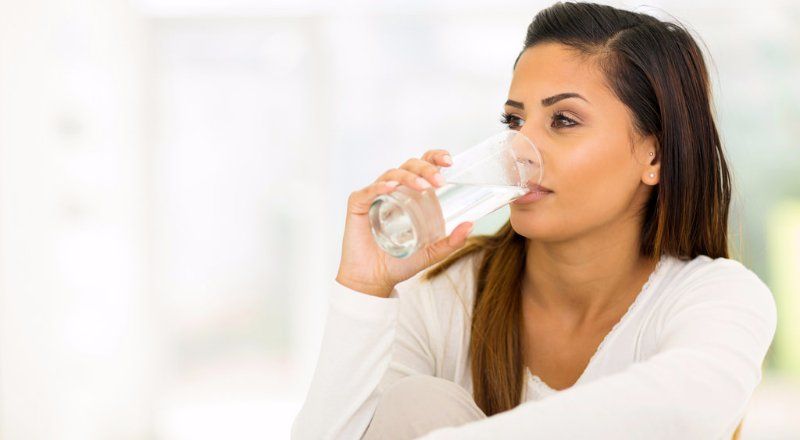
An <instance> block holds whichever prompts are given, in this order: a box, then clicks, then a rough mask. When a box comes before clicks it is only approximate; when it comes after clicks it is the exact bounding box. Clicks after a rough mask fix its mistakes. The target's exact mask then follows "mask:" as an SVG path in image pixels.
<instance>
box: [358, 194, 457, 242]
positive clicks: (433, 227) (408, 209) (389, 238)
mask: <svg viewBox="0 0 800 440" xmlns="http://www.w3.org/2000/svg"><path fill="white" fill-rule="evenodd" d="M369 222H370V226H371V231H372V235H373V236H374V237H375V241H376V242H377V243H378V246H380V247H381V249H383V250H384V251H385V252H386V253H388V254H389V255H391V256H393V257H395V258H407V257H409V256H410V255H412V254H414V253H415V252H416V251H418V250H419V249H421V248H423V247H424V246H426V245H427V244H429V243H433V242H434V241H436V240H437V239H439V238H441V237H443V236H444V220H443V219H442V211H441V208H440V207H439V202H438V200H437V198H436V195H435V193H434V190H433V189H427V190H425V191H423V192H419V191H417V190H414V189H411V188H408V187H405V186H399V187H397V189H396V190H395V191H393V192H391V193H389V194H384V195H381V196H378V197H377V198H376V199H375V201H373V202H372V205H371V206H370V209H369Z"/></svg>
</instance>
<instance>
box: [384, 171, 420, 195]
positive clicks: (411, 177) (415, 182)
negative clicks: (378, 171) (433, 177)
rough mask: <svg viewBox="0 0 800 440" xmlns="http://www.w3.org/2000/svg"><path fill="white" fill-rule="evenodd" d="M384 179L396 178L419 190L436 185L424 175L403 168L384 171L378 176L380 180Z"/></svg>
mask: <svg viewBox="0 0 800 440" xmlns="http://www.w3.org/2000/svg"><path fill="white" fill-rule="evenodd" d="M384 180H396V181H398V182H400V183H401V184H403V185H405V186H407V187H410V188H413V189H416V190H419V191H422V190H426V189H428V188H430V187H432V186H433V185H434V183H433V182H430V181H429V180H427V179H425V178H424V177H423V176H420V175H419V174H417V173H414V172H412V171H409V170H406V169H402V168H395V169H391V170H389V171H387V172H385V173H383V175H382V176H381V177H379V178H378V181H379V182H380V181H384Z"/></svg>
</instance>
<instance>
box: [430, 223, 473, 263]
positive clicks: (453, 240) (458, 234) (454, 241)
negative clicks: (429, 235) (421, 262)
mask: <svg viewBox="0 0 800 440" xmlns="http://www.w3.org/2000/svg"><path fill="white" fill-rule="evenodd" d="M474 225H475V224H474V223H473V222H464V223H461V224H460V225H458V226H456V228H455V229H453V232H451V233H450V235H449V236H447V237H445V238H442V239H441V240H439V241H437V242H435V243H433V244H431V245H430V246H428V247H427V248H425V255H426V260H427V263H428V264H427V265H426V266H430V265H432V264H435V263H438V262H439V261H441V260H444V259H445V257H447V256H448V255H450V254H452V253H453V252H455V251H457V250H458V249H460V248H461V247H462V246H464V244H465V243H466V242H467V237H469V233H470V232H471V231H472V227H473V226H474Z"/></svg>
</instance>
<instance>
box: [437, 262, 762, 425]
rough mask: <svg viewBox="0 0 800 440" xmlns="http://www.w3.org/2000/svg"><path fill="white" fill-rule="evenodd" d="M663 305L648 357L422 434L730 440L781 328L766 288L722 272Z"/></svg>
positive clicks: (743, 274) (744, 274)
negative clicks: (653, 347)
mask: <svg viewBox="0 0 800 440" xmlns="http://www.w3.org/2000/svg"><path fill="white" fill-rule="evenodd" d="M742 267H743V266H742ZM662 310H664V312H663V313H664V316H663V321H662V328H661V331H660V337H659V349H658V352H657V353H656V354H655V355H653V356H652V357H650V358H649V359H647V360H646V361H643V362H639V363H636V364H633V365H631V366H630V367H628V368H627V369H625V370H624V371H622V372H620V373H617V374H613V375H609V376H606V377H603V378H600V379H597V380H595V381H593V382H590V383H586V384H581V385H578V386H575V387H573V388H570V389H567V390H564V391H562V392H560V393H558V394H555V395H553V396H551V397H548V398H545V399H543V400H541V401H536V402H527V403H523V404H521V405H519V406H518V407H516V408H514V409H512V410H510V411H506V412H504V413H501V414H496V415H494V416H492V417H489V418H487V419H484V420H481V421H478V422H473V423H469V424H466V425H462V426H460V427H455V428H444V429H439V430H436V431H433V432H431V433H429V434H428V435H426V436H424V437H422V438H423V439H425V440H443V439H459V440H461V439H490V438H508V439H511V438H531V439H533V438H542V439H581V438H593V439H594V438H615V439H642V438H647V439H676V438H680V439H704V440H706V439H719V438H725V437H727V438H730V435H731V433H732V432H733V431H734V429H735V427H736V425H737V424H738V423H739V421H740V418H741V417H742V415H743V413H744V409H745V406H746V405H747V403H748V401H749V399H750V396H751V395H752V393H753V391H754V389H755V387H756V385H758V383H759V381H760V380H761V365H762V362H763V359H764V356H765V355H766V352H767V349H768V348H769V345H770V343H771V342H772V338H773V336H774V334H775V327H776V321H777V318H776V309H775V302H774V300H773V297H772V294H771V292H770V291H769V288H768V287H767V286H766V285H765V284H764V283H763V282H761V280H760V279H759V278H758V277H757V276H756V275H755V274H753V273H752V272H750V271H742V270H722V271H719V272H718V274H715V276H714V279H713V280H704V281H702V284H700V283H697V282H696V283H694V285H693V286H692V287H690V288H688V289H685V290H684V291H683V292H681V295H680V298H678V299H677V300H676V301H675V302H674V303H673V304H672V305H671V307H669V308H668V309H662Z"/></svg>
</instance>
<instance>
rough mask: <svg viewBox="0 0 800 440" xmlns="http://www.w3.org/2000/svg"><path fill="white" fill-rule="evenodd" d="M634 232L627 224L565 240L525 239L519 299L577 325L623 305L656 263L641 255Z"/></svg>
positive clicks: (633, 295)
mask: <svg viewBox="0 0 800 440" xmlns="http://www.w3.org/2000/svg"><path fill="white" fill-rule="evenodd" d="M638 234H639V230H638V228H628V231H620V230H617V231H609V232H608V233H606V234H595V235H594V236H587V237H584V238H581V239H578V240H574V241H571V242H564V243H555V244H554V243H542V242H537V241H534V240H529V241H528V244H527V257H526V263H525V264H526V268H525V275H524V276H523V281H522V294H523V300H524V301H525V302H526V303H527V304H532V305H535V306H536V307H539V308H541V309H544V310H547V311H548V312H550V313H556V314H559V315H563V316H564V317H565V319H569V320H570V321H575V322H576V323H580V322H583V321H585V320H591V319H593V318H594V317H597V316H601V315H603V314H605V313H607V312H608V311H613V310H615V309H617V308H620V307H621V308H624V309H627V305H628V304H630V302H631V301H632V300H633V298H635V296H636V295H637V294H638V293H639V291H640V290H641V288H642V285H643V284H644V283H645V282H646V281H647V279H648V277H649V276H650V274H651V273H652V272H653V270H654V269H655V266H656V264H657V262H658V260H657V259H655V258H647V257H642V256H641V255H640V251H639V235H638ZM612 313H613V312H612Z"/></svg>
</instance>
